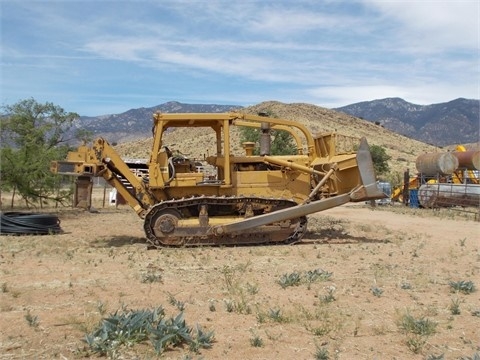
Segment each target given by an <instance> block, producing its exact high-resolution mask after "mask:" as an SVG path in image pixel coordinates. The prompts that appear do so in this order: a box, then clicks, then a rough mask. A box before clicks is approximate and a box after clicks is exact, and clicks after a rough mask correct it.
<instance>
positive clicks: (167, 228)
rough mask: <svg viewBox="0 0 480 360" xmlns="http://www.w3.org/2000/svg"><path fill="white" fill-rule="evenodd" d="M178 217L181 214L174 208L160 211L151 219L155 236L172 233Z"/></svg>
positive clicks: (164, 235) (159, 236)
mask: <svg viewBox="0 0 480 360" xmlns="http://www.w3.org/2000/svg"><path fill="white" fill-rule="evenodd" d="M180 217H181V215H180V214H179V213H178V212H177V211H175V210H166V211H162V212H161V213H160V214H158V215H157V216H155V219H154V220H153V221H152V225H153V226H152V228H153V232H154V234H155V236H156V237H157V238H163V237H166V236H169V235H171V234H173V233H174V232H175V229H176V228H177V226H178V220H179V219H180Z"/></svg>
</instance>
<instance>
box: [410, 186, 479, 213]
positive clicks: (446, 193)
mask: <svg viewBox="0 0 480 360" xmlns="http://www.w3.org/2000/svg"><path fill="white" fill-rule="evenodd" d="M418 201H419V202H420V205H421V206H423V207H425V208H431V207H435V206H480V185H473V184H441V183H439V184H424V185H422V186H420V188H419V189H418Z"/></svg>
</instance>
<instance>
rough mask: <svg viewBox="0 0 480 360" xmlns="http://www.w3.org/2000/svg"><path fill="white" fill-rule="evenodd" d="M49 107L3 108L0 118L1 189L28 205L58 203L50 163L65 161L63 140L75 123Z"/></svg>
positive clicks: (26, 102)
mask: <svg viewBox="0 0 480 360" xmlns="http://www.w3.org/2000/svg"><path fill="white" fill-rule="evenodd" d="M78 117H79V115H78V114H76V113H73V112H68V113H67V112H65V111H64V110H63V109H62V108H61V107H59V106H57V105H54V104H52V103H48V102H47V103H45V104H40V103H38V102H36V101H35V100H34V99H27V100H22V101H19V102H18V103H16V104H14V105H7V106H3V107H2V115H1V118H0V136H1V138H0V140H1V145H0V160H1V161H0V175H1V182H0V187H1V188H2V189H11V190H14V191H18V193H19V194H20V195H21V196H22V198H23V199H24V200H25V201H26V203H27V205H29V204H31V203H38V202H40V205H41V204H42V202H41V201H42V200H43V199H58V194H57V193H56V189H57V183H58V181H57V179H58V177H57V176H56V175H54V174H52V173H51V172H50V170H49V167H50V162H51V161H52V160H56V159H62V158H65V156H66V153H67V151H68V145H67V141H68V140H71V139H67V138H65V136H66V132H67V130H69V129H70V127H71V126H72V123H73V121H74V120H75V119H77V118H78Z"/></svg>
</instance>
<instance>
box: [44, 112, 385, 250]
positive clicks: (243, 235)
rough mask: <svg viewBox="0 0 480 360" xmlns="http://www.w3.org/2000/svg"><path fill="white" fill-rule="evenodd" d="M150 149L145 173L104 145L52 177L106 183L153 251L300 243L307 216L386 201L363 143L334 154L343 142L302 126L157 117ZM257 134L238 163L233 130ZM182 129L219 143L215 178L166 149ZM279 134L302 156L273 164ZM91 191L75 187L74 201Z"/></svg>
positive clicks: (73, 155) (237, 116) (201, 116)
mask: <svg viewBox="0 0 480 360" xmlns="http://www.w3.org/2000/svg"><path fill="white" fill-rule="evenodd" d="M153 125H154V126H153V145H152V150H151V153H150V159H149V161H148V162H147V164H146V166H145V170H144V171H141V172H138V171H132V169H131V167H129V166H128V164H127V163H126V162H125V161H124V160H123V159H122V158H121V157H120V156H119V154H118V153H117V152H116V151H115V149H114V148H113V147H112V146H111V145H110V144H109V143H108V142H107V141H106V140H105V139H103V138H99V139H97V140H95V141H94V143H93V145H92V146H91V147H87V146H86V145H83V146H80V147H79V148H78V149H77V150H76V151H73V152H70V153H69V154H68V157H67V159H66V160H64V161H54V162H53V163H52V165H51V171H52V172H54V173H58V174H66V175H75V176H78V177H81V178H82V179H89V178H91V177H103V178H104V179H105V180H106V181H107V182H108V183H109V184H110V185H111V186H113V187H114V188H115V189H116V190H117V191H118V193H119V194H120V195H121V196H122V197H123V198H124V199H125V200H126V202H127V203H128V204H129V205H130V206H131V207H132V208H133V209H134V210H135V212H136V213H137V214H138V216H140V217H141V218H142V219H144V231H145V234H146V238H147V241H148V242H150V243H151V244H152V245H153V246H155V247H162V246H185V245H186V246H189V245H238V244H272V243H295V242H298V241H300V240H301V239H302V237H303V235H304V234H305V232H306V229H307V218H306V216H307V215H309V214H312V213H316V212H319V211H323V210H326V209H329V208H332V207H335V206H339V205H342V204H345V203H348V202H351V201H352V202H356V201H365V200H372V199H380V198H383V197H385V195H384V194H383V193H382V192H381V191H380V190H379V189H378V187H377V185H376V176H375V172H374V168H373V163H372V158H371V154H370V151H369V147H368V144H367V141H366V139H364V138H363V139H361V141H360V144H359V146H358V149H357V151H356V152H354V151H352V152H342V153H340V152H337V145H338V144H337V134H335V133H329V134H323V135H319V136H315V137H314V136H313V135H312V134H311V133H310V132H309V131H308V129H307V128H306V127H305V126H303V125H302V124H300V123H297V122H294V121H289V120H284V119H278V118H269V117H265V116H261V115H250V114H245V113H221V114H220V113H210V114H207V113H182V114H180V113H175V114H165V113H159V112H157V113H155V114H154V115H153ZM233 127H251V128H255V129H258V131H259V132H260V139H259V147H260V151H259V154H258V155H255V154H254V152H253V148H254V146H255V143H244V144H243V145H244V150H243V151H242V154H240V155H237V154H233V153H232V151H231V148H232V147H233V146H232V144H231V139H232V128H233ZM175 128H206V129H209V131H211V132H212V135H214V138H215V139H216V144H215V145H214V148H215V150H214V152H213V154H214V155H211V156H208V157H206V159H205V161H206V163H208V166H210V167H213V168H214V169H215V172H214V174H215V175H214V176H211V175H210V176H208V177H207V176H206V175H205V174H204V173H202V172H198V163H197V162H195V161H193V160H190V159H188V158H187V157H184V156H177V155H175V154H174V153H173V152H172V151H171V150H170V149H169V148H168V147H167V146H166V144H164V142H163V138H164V135H165V134H166V133H167V132H169V131H174V130H175ZM272 131H287V132H288V133H289V134H290V135H291V138H292V139H293V141H294V142H295V143H296V149H297V154H295V155H282V156H278V155H272V154H271V153H270V152H271V150H270V149H271V137H272ZM88 187H91V182H89V181H77V191H76V193H77V194H81V193H82V192H83V193H85V192H86V191H87V190H88Z"/></svg>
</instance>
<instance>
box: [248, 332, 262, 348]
mask: <svg viewBox="0 0 480 360" xmlns="http://www.w3.org/2000/svg"><path fill="white" fill-rule="evenodd" d="M250 345H252V346H253V347H263V340H262V338H261V337H260V336H258V335H257V334H255V333H253V336H252V337H251V338H250Z"/></svg>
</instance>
